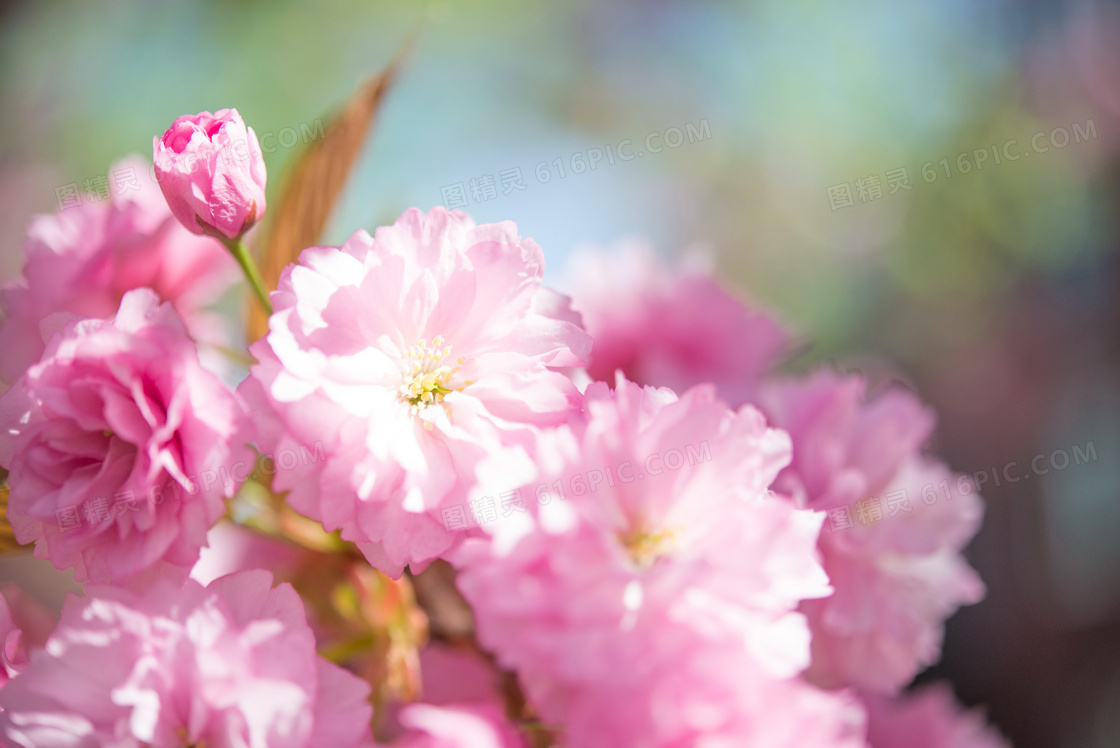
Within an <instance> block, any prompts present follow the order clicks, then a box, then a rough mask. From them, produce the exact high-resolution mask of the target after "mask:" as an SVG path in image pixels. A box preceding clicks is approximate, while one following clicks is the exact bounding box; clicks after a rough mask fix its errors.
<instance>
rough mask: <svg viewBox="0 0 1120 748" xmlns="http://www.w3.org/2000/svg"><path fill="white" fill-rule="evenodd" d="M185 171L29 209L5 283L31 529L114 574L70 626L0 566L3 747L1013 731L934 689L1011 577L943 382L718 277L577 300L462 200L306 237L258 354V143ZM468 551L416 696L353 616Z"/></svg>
mask: <svg viewBox="0 0 1120 748" xmlns="http://www.w3.org/2000/svg"><path fill="white" fill-rule="evenodd" d="M231 152H236V154H237V157H236V158H230V157H229V154H230V153H231ZM153 157H154V163H155V168H156V174H157V177H158V182H159V183H158V188H157V187H156V186H155V185H147V186H143V185H142V189H141V190H140V191H139V194H137V195H134V196H131V197H129V198H127V199H124V198H120V199H114V200H113V201H111V202H109V203H108V204H96V205H94V204H91V205H89V206H82V207H81V208H79V209H76V210H74V209H72V210H68V211H66V212H65V213H60V214H58V215H55V216H41V217H37V218H35V219H34V220H33V221H32V222H31V224H30V227H29V229H28V232H27V239H26V242H25V246H24V252H25V261H24V269H23V276H22V278H21V279H19V280H18V281H17V282H16V283H15V284H14V285H12V286H10V287H8V288H6V289H5V290H4V291H3V295H2V297H0V302H2V304H3V310H4V313H5V318H4V320H3V322H2V323H0V341H3V348H4V351H5V357H4V361H3V366H2V367H0V376H2V377H3V379H4V381H5V383H6V384H5V387H6V389H5V391H4V392H3V394H2V395H0V466H3V468H4V469H5V470H6V471H7V485H8V489H9V495H8V511H7V518H8V522H9V523H10V525H11V528H12V531H13V533H14V535H15V537H16V540H17V541H18V542H19V543H21V544H27V545H29V546H32V547H33V554H34V555H35V556H36V557H38V558H41V559H45V560H46V561H49V563H50V564H53V565H54V566H55V567H57V568H58V569H61V570H67V571H69V573H71V574H72V575H73V578H74V579H75V580H76V581H77V582H79V583H81V584H83V585H84V586H83V590H82V592H81V594H79V595H72V596H71V597H69V598H68V599H67V601H66V603H65V605H64V607H63V609H62V611H61V616H60V618H59V619H58V620H57V622H56V621H55V620H53V619H52V618H51V616H50V615H49V614H48V613H47V612H46V611H44V610H43V609H42V608H41V607H40V606H37V604H36V603H35V601H34V600H32V599H30V598H29V597H28V596H26V595H24V594H21V593H20V591H19V590H18V589H17V588H5V589H3V590H0V591H2V592H3V596H2V597H0V644H2V650H0V656H2V659H3V668H2V670H0V744H2V745H4V746H19V747H20V748H32V747H34V748H43V747H53V746H59V747H62V746H66V747H68V748H78V747H79V746H80V747H82V748H85V747H87V746H106V747H108V746H113V747H114V748H141V747H142V746H144V747H146V746H156V747H158V748H173V747H182V746H204V745H205V746H230V747H231V748H232V747H244V748H318V747H320V746H321V747H323V748H326V747H328V746H330V747H332V748H333V747H335V746H341V747H343V748H348V747H353V748H359V747H360V748H370V747H372V746H377V745H393V746H401V747H403V748H514V747H520V746H530V745H546V744H547V745H557V746H570V747H572V748H597V747H599V746H604V747H606V746H611V747H617V746H634V747H635V748H662V747H664V748H670V747H673V748H676V747H678V746H703V747H704V748H721V747H724V746H726V747H728V748H731V747H735V748H742V747H744V746H759V747H762V748H779V747H788V748H801V747H803V746H820V747H823V748H827V747H828V746H835V747H837V748H841V747H844V748H848V747H853V748H854V747H857V746H872V747H873V748H902V746H914V745H918V744H919V742H920V741H924V742H921V744H922V745H923V746H929V748H948V747H949V746H954V747H956V748H962V747H964V746H970V747H974V748H996V747H997V746H1004V745H1006V743H1005V742H1004V741H1003V739H1002V738H1001V737H1000V736H999V735H998V733H997V732H995V731H994V730H993V729H992V728H989V727H987V726H986V725H985V724H984V720H983V717H982V716H981V715H979V714H977V713H975V712H963V711H962V710H961V708H960V707H958V706H957V704H956V702H955V700H954V699H953V697H952V694H951V691H950V690H949V689H948V688H947V687H945V686H935V687H932V688H927V689H925V690H920V691H918V692H916V693H914V694H910V695H907V694H904V693H903V689H905V688H906V686H907V685H908V684H909V683H910V682H911V681H912V680H913V679H914V677H915V675H916V674H917V673H918V672H919V671H920V670H922V669H923V668H924V667H926V666H927V665H929V664H931V663H933V662H935V661H936V660H937V659H938V657H939V655H940V650H941V639H942V635H943V626H944V622H945V620H946V618H948V617H949V616H950V615H952V614H953V612H954V611H955V610H956V609H957V608H958V607H959V606H961V605H966V604H971V603H975V602H977V601H979V600H980V599H981V598H982V596H983V594H984V587H983V584H982V583H981V581H980V579H979V577H978V576H977V574H976V573H975V571H973V569H972V568H971V567H970V566H969V565H968V563H967V562H966V561H965V560H964V558H963V556H962V555H961V551H962V549H963V548H964V546H965V545H966V544H967V543H968V542H969V540H970V539H971V538H972V536H973V535H974V534H975V533H976V531H977V529H978V527H979V524H980V521H981V516H982V513H983V504H982V501H981V499H980V496H979V494H978V492H977V491H976V487H975V486H974V485H973V484H972V483H971V482H970V481H969V479H967V478H964V477H963V476H958V475H956V474H954V473H953V472H952V471H951V470H950V469H949V468H948V467H947V466H946V465H945V464H944V463H942V462H941V461H939V460H937V459H936V458H935V457H933V456H931V455H929V454H928V453H927V452H926V445H927V443H928V441H929V439H930V437H931V434H932V431H933V428H934V416H933V414H932V412H931V411H930V409H929V408H927V407H926V406H924V405H922V404H921V402H920V401H919V400H918V398H917V397H916V396H915V395H914V394H913V393H912V392H910V391H909V390H907V389H904V388H902V387H900V386H891V387H886V388H879V389H877V390H876V391H874V392H870V391H869V385H868V383H867V382H866V381H865V380H864V379H863V378H861V377H860V376H858V375H853V374H845V373H842V372H839V371H834V370H831V369H822V370H819V371H816V372H813V373H810V374H809V375H807V376H794V377H791V376H786V375H782V374H779V373H777V366H778V364H779V363H780V362H781V359H782V357H783V356H784V355H785V353H786V352H787V351H788V350H789V348H790V336H789V334H788V333H787V332H786V331H785V329H784V328H783V326H781V325H780V324H779V323H778V322H777V321H775V319H774V318H773V317H772V316H771V315H769V314H767V313H766V312H764V311H762V310H761V309H760V308H759V307H758V306H757V305H755V304H753V303H751V302H749V301H747V300H745V299H742V298H740V297H738V296H737V295H735V294H734V293H732V292H730V291H729V290H728V289H726V288H724V287H723V286H722V285H721V284H720V283H719V282H718V281H717V280H715V278H714V276H713V274H712V272H711V270H710V268H707V267H706V266H704V265H703V264H702V263H698V262H696V261H694V260H687V261H685V262H683V263H681V264H680V265H677V266H674V265H671V264H669V263H667V262H666V261H664V260H662V259H661V258H660V257H658V255H657V254H656V253H654V252H653V251H652V250H650V249H649V248H648V247H645V246H644V245H641V244H637V243H633V242H631V243H629V244H626V245H623V246H620V247H619V248H616V249H615V250H584V251H582V252H581V253H579V254H577V256H576V258H575V260H574V261H573V262H572V263H571V265H570V267H569V273H568V286H569V289H570V293H571V295H570V296H566V295H562V294H560V293H558V292H556V291H554V290H551V289H550V288H549V287H547V286H545V285H544V283H543V281H544V270H545V262H544V253H543V251H542V249H541V248H540V247H539V246H537V244H536V243H535V242H534V241H533V240H532V239H529V238H525V237H522V236H521V235H520V234H519V232H518V229H517V226H516V225H515V224H514V223H512V222H509V221H506V222H502V223H495V224H484V225H478V224H476V223H475V222H474V221H473V220H472V219H471V218H470V217H469V216H467V215H465V214H463V213H461V212H457V211H447V210H444V209H442V208H435V209H433V210H431V211H430V212H427V213H424V212H422V211H421V210H418V209H415V208H413V209H409V210H407V211H406V212H405V213H404V214H403V215H402V216H401V217H400V218H398V219H397V220H396V221H395V222H394V223H393V224H392V225H389V226H382V227H380V228H377V229H376V230H375V231H374V232H373V233H372V234H370V233H367V232H366V231H364V230H358V231H356V232H355V233H354V234H353V235H352V236H351V237H350V238H349V239H347V240H346V241H345V242H344V243H343V244H342V245H341V246H337V247H334V246H315V247H308V248H306V249H304V250H303V251H302V253H301V254H300V255H299V258H298V261H296V262H294V263H292V264H290V265H289V266H288V267H287V269H285V270H284V271H283V273H282V275H281V276H280V278H279V283H278V284H277V287H276V288H275V289H266V290H268V291H270V293H269V294H268V298H267V299H264V298H263V296H264V294H263V293H262V294H261V296H262V302H263V303H264V304H265V305H266V306H268V307H270V310H269V311H270V316H269V318H268V330H267V333H266V334H265V335H264V336H263V337H261V338H260V339H259V340H256V341H255V342H253V343H252V344H251V346H249V349H248V352H249V354H250V356H251V359H252V364H251V365H250V366H249V368H248V371H247V372H245V371H241V372H240V373H238V371H237V369H236V366H234V365H231V364H230V363H229V362H228V361H227V362H223V361H221V360H220V354H219V352H220V351H221V350H223V348H226V347H228V344H229V341H230V340H231V339H232V337H231V335H230V333H229V331H228V330H227V329H226V328H225V327H224V324H225V323H224V322H223V321H222V318H221V317H220V316H219V315H217V314H215V313H214V312H213V311H211V310H210V305H211V304H212V303H213V302H214V301H215V300H216V299H217V298H218V296H219V295H220V294H221V293H222V292H223V291H224V290H225V289H227V288H229V287H231V286H232V285H233V284H234V283H235V282H236V281H237V277H238V270H237V266H238V264H240V265H241V267H242V269H243V270H244V271H245V273H246V275H247V277H248V279H249V281H250V283H252V284H253V285H254V287H255V288H256V289H257V290H258V292H259V291H261V289H260V285H259V284H260V280H259V276H258V275H257V274H256V271H255V267H254V266H253V265H252V261H251V260H250V259H249V256H248V253H247V251H246V244H245V239H246V235H247V233H248V232H249V230H250V229H251V228H252V226H253V224H254V223H255V222H256V221H257V220H259V219H260V218H261V217H262V216H263V215H264V213H265V207H266V204H265V182H266V173H265V168H264V163H263V161H262V160H261V154H260V152H259V147H258V145H257V142H256V136H255V135H254V133H253V130H252V128H248V127H247V126H246V125H245V123H244V122H243V121H242V119H241V117H240V115H238V113H237V112H236V110H232V109H229V110H221V111H219V112H217V113H216V114H210V113H209V112H204V113H202V114H199V115H191V116H184V117H180V118H179V119H177V120H176V121H175V122H174V123H173V125H172V126H171V128H170V129H169V130H168V131H167V132H166V133H165V134H164V135H163V136H162V137H161V138H156V139H155V141H154V152H153ZM277 455H290V456H292V459H280V458H276V457H275V456H277ZM295 455H303V456H311V459H296V458H295V457H294V456H295ZM270 456H272V457H270ZM266 463H267V464H268V466H269V467H268V469H267V470H264V469H259V468H261V467H262V466H263V465H265V464H266ZM254 465H255V466H257V467H258V469H256V470H253V469H252V466H254ZM929 486H944V489H943V492H942V493H941V494H939V495H936V496H935V500H934V501H926V500H924V498H925V497H924V496H923V487H929ZM262 495H264V496H266V497H268V498H267V499H266V500H265V501H266V503H267V501H270V500H271V501H273V504H268V506H271V507H273V509H274V510H275V512H276V513H277V514H276V515H275V516H277V517H280V518H281V519H280V520H277V521H276V522H274V523H273V524H271V525H266V524H260V523H258V524H255V525H254V524H251V523H247V522H246V520H245V516H247V515H246V511H247V509H246V507H249V506H255V505H254V504H253V502H254V501H256V502H258V504H259V502H260V501H261V499H260V496H262ZM297 520H298V521H297ZM309 527H314V528H317V530H316V532H318V533H319V534H318V535H314V536H313V542H311V541H308V540H307V538H308V537H311V536H310V535H309V533H311V530H309V529H308V528H309ZM309 547H310V548H313V549H314V552H315V553H318V554H319V555H318V556H315V558H316V559H319V560H318V561H314V562H309V561H308V560H307V559H308V558H309V556H308V555H307V553H308V551H307V548H309ZM336 552H337V556H338V558H340V559H343V560H342V561H340V562H339V563H338V564H337V565H332V564H331V562H329V561H328V562H323V561H322V558H324V556H325V554H329V553H336ZM346 554H351V555H346ZM437 561H439V562H441V564H444V565H448V564H449V565H450V568H452V569H453V570H454V575H455V576H454V579H455V587H456V589H455V590H452V592H453V593H454V594H456V595H458V596H459V597H460V599H461V601H462V602H464V603H465V604H466V605H467V606H469V612H470V620H471V634H470V636H469V637H468V640H467V641H464V640H463V638H462V637H459V638H458V639H454V640H452V639H448V638H444V639H443V640H442V641H441V640H437V639H433V640H432V641H431V642H430V643H429V644H428V645H427V646H426V647H421V648H420V649H419V653H418V655H417V657H416V661H415V662H414V663H413V665H415V672H417V673H418V674H419V682H418V683H416V684H415V688H412V687H409V688H405V687H403V686H401V687H399V688H397V690H396V691H394V692H393V693H394V694H395V696H394V697H393V698H384V697H383V694H384V693H385V689H384V685H385V682H386V681H385V678H384V677H383V675H384V673H385V672H387V671H388V670H391V666H394V665H393V662H390V661H389V659H391V658H389V659H385V658H383V659H384V661H375V662H373V663H372V664H370V662H369V660H368V658H367V659H366V660H360V658H355V657H354V656H353V655H354V654H355V652H357V653H359V654H360V653H362V652H366V653H367V654H368V652H372V651H374V650H373V649H372V648H373V647H374V642H375V641H376V637H372V636H371V637H367V638H366V639H362V638H358V639H354V640H353V641H351V642H349V643H348V644H347V647H346V648H344V649H339V648H338V647H334V646H328V645H327V639H328V633H329V631H330V629H331V625H332V624H331V620H332V619H331V618H330V614H331V612H332V611H333V612H334V613H338V611H340V610H342V611H343V612H344V613H346V615H350V618H351V619H354V618H355V617H357V618H359V619H361V618H362V615H365V616H366V617H367V618H368V619H370V620H367V621H366V623H369V624H370V625H371V626H372V625H373V623H372V619H373V618H376V615H375V613H373V612H370V611H376V610H380V608H378V607H377V604H378V602H377V599H376V595H374V594H373V593H370V592H369V591H370V590H377V589H380V590H396V591H397V592H394V593H393V594H395V595H398V596H399V595H401V594H405V593H400V592H399V591H400V590H402V589H406V587H402V586H400V585H406V586H407V585H408V584H409V583H408V581H407V580H413V579H416V580H417V583H419V579H417V575H421V576H422V572H424V570H425V569H427V568H428V567H429V566H430V565H432V564H433V563H434V562H437ZM336 569H337V570H340V571H336ZM374 570H376V571H374ZM306 573H312V574H318V575H319V576H317V577H314V578H315V579H316V580H318V581H317V582H316V584H315V585H311V586H307V585H304V586H300V583H299V582H298V581H297V582H293V583H292V584H289V583H288V582H286V581H278V578H282V579H296V580H298V579H301V578H303V577H301V576H300V575H301V574H304V575H306ZM332 575H333V576H332ZM378 580H380V581H378ZM394 580H399V581H394ZM316 586H318V587H321V588H322V589H325V590H328V592H327V593H324V594H323V595H322V596H321V597H317V596H316V593H315V589H314V588H315V587H316ZM386 594H387V593H386ZM394 599H397V598H394ZM324 600H325V601H326V603H324ZM347 601H350V602H347ZM382 602H383V601H382ZM353 611H358V613H354V612H353ZM406 618H407V617H406ZM394 625H398V626H404V625H406V624H402V623H399V622H398V623H397V624H394ZM394 630H398V629H394ZM397 638H399V636H398V637H397ZM388 639H389V640H390V645H392V642H393V641H396V639H394V637H393V636H389V637H388ZM354 642H357V643H354ZM377 651H380V650H377ZM388 651H391V652H399V651H400V650H396V649H392V647H391V646H390V649H389V650H388ZM393 657H397V659H398V660H399V659H401V658H402V657H403V658H404V659H406V660H407V657H406V656H404V655H393ZM375 659H376V658H375ZM339 662H341V663H343V664H345V665H346V666H347V667H343V666H340V665H339V664H336V663H339ZM358 662H365V663H366V664H365V665H364V666H361V667H359V666H358V665H357V664H356V663H358ZM394 662H395V661H394ZM396 664H398V665H399V662H397V663H396ZM377 674H381V675H377ZM403 694H408V695H407V696H405V695H403ZM916 735H918V736H920V738H919V737H915V736H916Z"/></svg>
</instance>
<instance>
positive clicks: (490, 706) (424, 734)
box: [389, 642, 528, 748]
mask: <svg viewBox="0 0 1120 748" xmlns="http://www.w3.org/2000/svg"><path fill="white" fill-rule="evenodd" d="M420 668H421V672H422V674H423V675H422V677H423V698H422V701H421V702H419V703H414V704H405V705H404V706H403V707H400V708H399V709H398V710H396V713H395V714H394V715H392V720H391V721H392V723H393V724H392V725H390V726H389V731H390V732H391V733H392V734H393V735H399V736H400V737H399V739H397V740H394V741H392V743H391V745H392V746H393V748H522V747H523V746H527V745H528V743H527V742H526V740H525V737H524V736H523V734H522V733H521V732H520V731H519V730H518V728H517V727H515V726H514V725H513V724H512V723H511V722H510V720H509V719H508V718H507V717H506V713H505V703H504V701H503V698H502V694H501V691H500V685H501V683H500V679H501V676H500V674H499V673H498V672H497V670H495V669H494V667H493V666H492V665H491V664H490V663H488V662H487V661H485V660H484V659H483V658H482V657H481V656H479V655H478V654H476V653H474V652H470V651H464V650H461V649H455V648H452V647H450V646H448V645H445V644H441V643H440V642H432V643H430V644H429V645H428V646H427V647H426V648H425V649H424V650H423V651H422V652H421V653H420Z"/></svg>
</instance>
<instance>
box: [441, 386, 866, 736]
mask: <svg viewBox="0 0 1120 748" xmlns="http://www.w3.org/2000/svg"><path fill="white" fill-rule="evenodd" d="M586 396H587V402H586V413H587V423H586V425H580V424H578V423H577V424H575V425H574V426H565V427H563V428H560V429H557V430H554V431H552V432H548V433H544V434H542V435H541V436H540V438H539V449H538V451H537V457H538V459H539V460H540V461H541V467H542V476H541V478H540V480H539V482H538V483H535V484H531V485H527V486H525V487H524V488H522V489H521V496H522V497H523V501H524V503H525V505H526V511H525V512H514V513H511V514H510V516H509V517H506V518H503V519H502V520H500V521H499V522H497V523H495V524H494V526H493V528H494V529H493V537H492V541H491V542H485V541H483V540H481V539H475V540H468V541H466V542H465V543H464V545H463V546H462V548H461V549H460V550H458V551H456V553H455V555H454V557H453V561H455V562H457V563H458V564H460V566H461V570H460V574H459V577H458V584H459V588H460V589H461V590H462V592H463V594H464V595H465V597H466V598H467V601H468V602H469V603H470V604H471V607H472V610H473V611H474V614H475V621H476V628H477V636H478V640H479V642H480V643H481V644H482V646H484V647H485V648H487V649H488V650H489V651H491V652H493V653H494V654H495V656H496V657H497V660H498V662H499V663H500V664H501V665H502V666H503V667H506V668H509V669H512V670H514V671H515V672H516V673H517V674H518V676H519V681H520V683H521V684H522V687H523V689H524V690H525V692H526V695H527V696H528V698H529V701H530V703H531V704H533V705H534V706H535V707H536V708H537V710H538V712H539V714H540V715H541V719H542V720H543V721H544V722H545V723H546V724H552V725H557V724H558V725H562V726H563V727H564V730H565V732H564V736H565V738H564V739H565V744H568V745H572V746H581V747H584V746H587V747H592V748H594V747H596V746H619V745H627V746H643V747H656V746H678V745H705V746H729V747H730V746H743V745H751V746H755V745H757V746H790V747H791V748H792V747H793V746H805V745H814V746H832V745H845V746H848V745H851V746H855V745H860V743H859V740H858V733H859V727H860V712H859V710H858V707H855V706H854V705H853V704H851V703H850V701H849V700H847V699H846V698H845V697H840V696H837V695H833V694H826V693H824V692H820V691H817V690H816V689H815V688H813V687H812V686H810V685H809V684H806V683H804V682H802V681H801V680H800V679H799V678H797V674H798V673H799V672H800V671H801V670H802V669H803V668H804V667H805V666H806V665H807V664H808V662H809V630H808V627H807V625H806V623H805V620H804V618H803V617H802V615H801V614H799V613H797V612H795V609H796V607H797V605H798V603H799V602H800V601H801V600H803V599H805V598H817V597H823V596H824V595H827V594H828V593H829V587H828V582H827V578H826V577H825V575H824V572H823V570H822V569H821V567H820V565H819V562H818V561H817V559H816V554H815V553H814V546H815V545H816V542H817V535H818V533H819V530H820V524H821V521H822V519H823V515H821V514H819V513H814V512H809V511H804V510H799V509H795V508H793V507H792V506H790V505H789V504H788V503H787V502H785V501H782V500H780V499H776V498H772V497H770V496H769V495H768V492H767V486H768V485H769V484H770V482H771V481H772V480H773V479H774V477H775V476H776V475H777V473H778V471H779V470H780V469H781V468H782V467H783V466H784V465H785V464H786V463H787V462H788V460H789V449H790V446H789V439H788V437H787V436H786V435H785V434H784V433H782V432H780V431H776V430H773V429H769V428H767V426H766V423H765V421H764V420H763V418H762V416H761V414H760V413H759V412H758V411H756V410H754V409H753V408H750V407H749V406H748V407H744V408H743V409H742V410H740V411H739V412H738V413H736V412H733V411H731V410H729V409H728V408H727V407H726V406H725V405H723V404H722V403H721V402H719V401H718V400H716V399H715V396H714V388H713V387H711V386H710V385H705V386H701V387H696V388H694V389H692V390H690V391H688V392H686V393H685V394H684V395H682V396H681V398H680V399H678V398H677V396H676V395H674V394H673V393H672V392H671V391H670V390H668V389H653V388H645V389H643V388H642V387H640V386H638V385H636V384H633V383H630V382H627V381H625V380H624V379H623V378H622V377H621V376H620V377H619V379H618V384H617V389H616V391H615V392H613V393H612V392H611V391H610V390H609V389H608V388H607V386H606V385H605V384H603V383H595V384H592V385H591V386H589V387H588V389H587V393H586Z"/></svg>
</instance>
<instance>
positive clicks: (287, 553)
mask: <svg viewBox="0 0 1120 748" xmlns="http://www.w3.org/2000/svg"><path fill="white" fill-rule="evenodd" d="M258 464H259V463H258ZM306 561H307V558H306V554H304V553H302V552H301V550H300V548H299V547H298V546H297V545H295V544H293V543H291V542H290V541H285V540H281V539H279V538H273V537H269V536H267V535H264V534H262V533H259V532H256V531H254V530H251V529H249V528H247V527H245V526H244V525H239V524H237V523H236V522H233V521H230V520H222V521H221V522H219V523H218V524H216V525H214V526H213V527H212V528H210V532H208V533H207V534H206V546H205V547H204V548H203V549H202V551H201V553H200V554H199V557H198V563H196V564H195V565H194V567H192V568H191V579H193V580H195V581H196V582H198V583H199V584H209V583H210V582H212V581H214V580H215V579H217V578H218V577H224V576H225V575H227V574H232V573H233V572H235V571H249V570H251V569H268V570H269V571H271V572H272V573H273V575H274V576H276V577H278V578H279V579H290V578H291V577H292V576H293V575H294V574H295V572H296V570H297V569H298V568H299V565H300V564H301V563H303V562H306Z"/></svg>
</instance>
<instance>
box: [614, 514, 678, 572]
mask: <svg viewBox="0 0 1120 748" xmlns="http://www.w3.org/2000/svg"><path fill="white" fill-rule="evenodd" d="M674 539H675V537H674V533H673V531H672V530H662V531H660V532H655V531H653V530H648V529H646V528H645V527H644V526H643V525H640V524H639V525H637V526H636V527H634V528H633V529H632V530H630V531H629V532H626V533H622V534H620V535H619V536H618V540H619V542H620V543H622V547H623V548H625V549H626V553H627V554H628V555H629V556H630V560H631V561H633V562H634V565H635V566H637V567H638V568H639V569H648V568H649V567H651V566H653V565H654V564H655V563H657V560H658V559H659V558H661V557H662V556H665V555H666V554H668V553H669V551H671V550H672V549H673V541H674Z"/></svg>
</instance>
